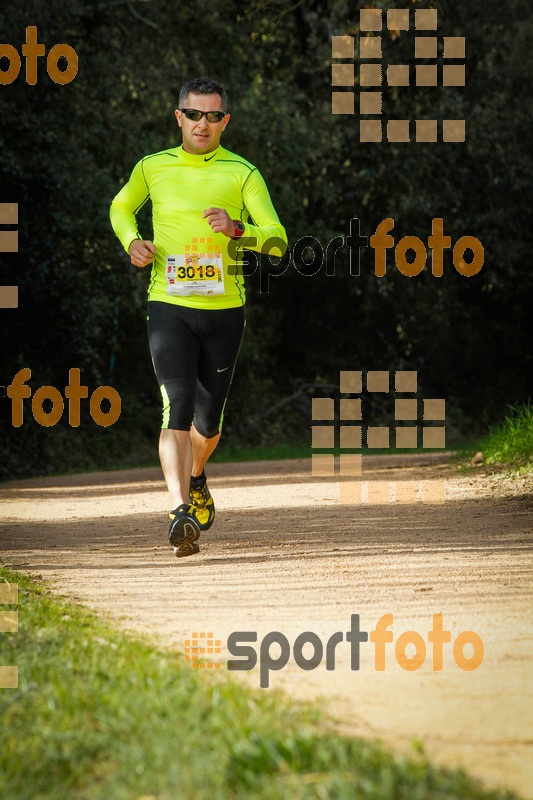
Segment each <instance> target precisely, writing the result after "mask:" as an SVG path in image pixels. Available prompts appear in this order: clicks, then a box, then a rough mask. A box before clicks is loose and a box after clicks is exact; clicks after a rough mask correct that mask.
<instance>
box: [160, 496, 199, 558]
mask: <svg viewBox="0 0 533 800" xmlns="http://www.w3.org/2000/svg"><path fill="white" fill-rule="evenodd" d="M168 516H169V517H170V519H171V520H172V522H171V523H170V528H169V529H168V541H169V542H170V544H171V545H173V547H174V555H175V556H177V558H182V557H183V556H192V555H194V554H195V553H198V552H199V550H200V546H199V544H198V539H199V537H200V527H199V525H198V522H197V521H196V518H195V514H194V511H193V509H191V507H190V506H189V505H187V504H186V503H183V504H182V505H181V506H178V507H177V508H175V509H174V511H171V512H170V514H169V515H168Z"/></svg>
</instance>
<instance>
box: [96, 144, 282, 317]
mask: <svg viewBox="0 0 533 800" xmlns="http://www.w3.org/2000/svg"><path fill="white" fill-rule="evenodd" d="M148 200H151V202H152V221H153V229H154V244H155V247H156V250H157V255H156V257H155V259H154V262H153V265H152V273H151V276H150V284H149V287H148V299H149V300H162V301H164V302H167V303H175V304H177V305H186V306H191V307H193V308H211V309H217V308H234V307H236V306H241V305H243V304H244V301H245V287H244V278H243V276H242V274H238V273H239V271H238V270H236V269H235V267H233V269H231V268H230V270H229V271H228V265H232V264H234V263H235V262H234V261H233V259H232V258H231V255H228V243H229V242H230V241H231V240H229V239H228V237H227V236H225V235H224V234H222V233H214V232H213V231H212V229H211V226H210V225H209V223H208V221H207V219H203V218H202V214H203V212H204V211H205V210H206V209H207V208H211V207H214V208H223V209H225V210H226V211H227V212H228V214H229V216H230V217H231V219H236V220H240V221H241V222H243V223H244V233H243V236H242V238H243V240H244V239H247V241H246V248H247V249H249V250H256V251H258V252H270V253H272V254H273V255H281V254H282V252H283V250H281V251H280V248H279V247H276V246H274V245H273V244H272V241H270V243H269V240H272V239H273V238H275V239H277V241H278V243H279V240H280V239H281V240H282V241H283V242H284V243H285V245H286V243H287V235H286V233H285V229H284V228H283V226H282V225H281V224H280V221H279V218H278V215H277V214H276V211H275V210H274V206H273V205H272V201H271V199H270V195H269V193H268V189H267V187H266V184H265V181H264V180H263V177H262V176H261V173H260V172H259V171H258V169H257V168H256V167H254V166H253V165H252V164H250V163H249V162H248V161H246V159H244V158H242V157H241V156H238V155H236V154H235V153H231V152H230V151H228V150H226V149H225V148H224V147H222V146H219V147H218V148H217V149H216V150H214V151H212V152H211V153H205V154H200V155H196V154H193V153H187V152H186V151H185V150H183V147H181V146H180V147H176V148H173V149H170V150H163V151H161V152H159V153H154V154H152V155H148V156H145V158H143V159H141V160H140V161H139V162H138V163H137V164H136V165H135V167H134V168H133V171H132V173H131V176H130V179H129V181H128V182H127V184H126V185H125V186H124V187H123V188H122V189H121V190H120V192H119V193H118V194H117V195H116V197H115V198H114V199H113V202H112V204H111V209H110V219H111V224H112V226H113V229H114V231H115V233H116V235H117V236H118V238H119V240H120V242H121V243H122V246H123V247H124V249H125V250H126V252H128V248H129V246H130V244H131V242H132V241H133V240H134V239H142V238H145V237H142V236H140V234H139V231H138V228H137V220H136V215H137V213H138V212H139V211H140V209H141V208H142V207H143V205H144V204H145V203H146V202H147V201H148ZM249 218H250V219H251V221H249ZM250 237H251V238H254V239H255V240H256V244H255V245H253V244H251V243H250ZM199 243H200V244H199ZM198 249H200V250H203V249H205V250H220V253H221V257H222V261H223V273H224V276H223V289H224V293H223V294H216V295H212V294H211V295H209V294H208V295H202V294H190V295H188V296H177V295H175V294H169V293H168V291H167V290H168V287H169V283H168V276H167V272H168V271H169V267H168V259H169V258H171V257H172V256H174V255H177V256H178V257H182V256H183V254H188V255H190V252H191V250H192V251H194V250H198ZM234 273H237V274H234Z"/></svg>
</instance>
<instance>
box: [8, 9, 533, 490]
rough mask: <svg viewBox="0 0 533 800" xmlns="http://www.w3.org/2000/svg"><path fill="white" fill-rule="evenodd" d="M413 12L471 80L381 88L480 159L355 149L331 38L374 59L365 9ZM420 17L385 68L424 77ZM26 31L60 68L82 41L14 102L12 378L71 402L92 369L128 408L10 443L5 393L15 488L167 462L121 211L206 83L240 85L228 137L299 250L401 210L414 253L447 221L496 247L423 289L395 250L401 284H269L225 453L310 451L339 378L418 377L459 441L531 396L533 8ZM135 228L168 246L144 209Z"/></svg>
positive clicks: (137, 281) (388, 40)
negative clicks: (337, 109) (323, 405)
mask: <svg viewBox="0 0 533 800" xmlns="http://www.w3.org/2000/svg"><path fill="white" fill-rule="evenodd" d="M407 5H409V6H410V8H411V9H413V11H414V9H415V8H417V7H424V8H425V7H430V6H432V7H436V8H438V12H439V29H438V36H439V64H442V38H441V37H442V36H466V76H467V77H466V88H452V87H442V86H439V87H436V88H435V87H427V88H424V87H409V88H389V89H387V88H386V87H385V88H384V92H383V101H384V105H383V112H384V118H385V120H386V119H388V118H395V119H407V118H410V119H412V120H414V119H416V118H427V119H438V120H443V119H448V118H452V119H455V118H466V130H467V138H466V142H465V143H460V144H458V143H455V144H454V143H443V142H439V143H436V144H431V143H428V144H424V143H415V142H411V143H409V144H395V143H387V142H386V141H385V142H382V143H381V144H360V143H359V125H358V117H357V115H354V116H350V115H338V116H337V115H332V113H331V91H332V87H331V61H332V59H331V37H332V36H333V35H341V34H349V35H352V36H354V37H355V40H356V55H357V53H358V36H359V27H358V26H359V8H363V7H370V6H372V7H378V8H383V9H389V8H395V7H399V8H403V7H406V6H407ZM413 20H414V13H411V31H410V33H409V34H407V33H406V32H403V33H402V34H400V35H399V36H395V37H393V36H390V35H389V34H388V33H387V31H386V30H384V31H383V56H384V61H383V63H384V64H386V63H400V64H402V63H403V64H405V63H409V64H411V65H414V63H415V62H414V45H413V34H414V26H413ZM28 25H36V26H37V28H38V39H39V41H40V42H43V43H44V44H45V45H46V50H47V52H48V50H49V49H50V48H51V47H52V46H53V45H54V44H56V43H59V42H65V43H68V44H70V45H71V46H72V47H74V48H75V49H76V51H77V53H78V57H79V72H78V75H77V76H76V78H75V79H74V81H73V82H72V83H70V84H67V85H65V86H58V85H57V84H55V83H53V82H52V80H51V79H50V78H49V77H48V75H47V73H46V60H45V59H44V58H40V59H39V66H38V83H37V84H36V85H35V86H28V85H27V84H26V82H25V79H24V78H25V66H24V61H23V66H22V69H21V73H20V75H19V77H18V78H17V80H15V81H14V82H13V83H12V84H10V85H6V86H1V87H0V202H18V203H19V226H18V227H19V232H20V233H19V235H20V252H19V253H18V254H3V255H1V256H0V260H1V265H2V283H3V284H6V285H10V284H18V286H19V308H18V309H13V310H7V309H2V311H1V327H2V342H3V346H2V355H1V369H0V383H2V384H3V385H5V386H7V385H8V384H9V383H11V380H12V378H13V376H14V374H15V373H16V372H17V371H18V370H19V369H21V368H22V367H30V369H31V371H32V377H31V380H30V386H31V387H32V391H33V392H35V390H36V389H37V388H38V387H40V386H41V385H52V386H56V387H58V388H59V389H60V391H62V393H64V387H65V385H66V384H67V383H68V371H69V369H70V368H71V367H78V368H80V370H81V379H82V383H84V384H87V385H88V386H89V392H90V393H91V392H92V391H93V390H94V389H95V388H96V387H97V386H99V385H101V384H112V385H113V386H114V387H115V388H116V389H117V390H118V392H119V393H120V395H121V397H122V414H121V417H120V419H119V420H118V422H117V423H116V424H115V425H113V426H111V427H110V428H107V429H105V428H100V427H98V426H97V425H96V424H95V423H94V422H93V420H92V419H91V417H90V415H89V409H88V402H85V406H82V408H83V410H82V419H81V425H80V427H79V428H77V429H76V428H71V427H70V426H69V425H68V412H67V410H65V413H64V416H63V419H62V420H61V421H60V422H59V423H58V424H57V425H56V426H54V427H52V428H42V427H41V426H40V425H38V424H37V423H36V422H35V421H34V420H33V418H32V416H31V401H30V402H28V401H25V422H24V424H23V425H22V427H20V428H17V429H15V428H13V427H12V426H11V403H10V401H9V400H8V399H7V398H4V399H0V411H1V414H2V422H1V425H2V428H1V442H0V477H2V478H4V479H6V478H11V477H19V476H23V475H31V474H46V473H47V472H57V471H66V470H75V469H87V468H92V469H95V468H104V467H109V466H114V465H117V464H122V465H126V464H131V465H135V464H140V463H146V462H154V461H156V459H157V432H158V429H159V426H160V396H159V390H158V387H157V385H156V382H155V378H154V375H153V372H152V365H151V361H150V355H149V351H148V345H147V338H146V320H145V318H146V313H145V304H146V288H147V283H148V277H149V274H148V271H146V270H143V271H141V270H138V269H136V268H134V267H132V266H131V265H130V263H129V258H128V257H127V256H126V254H125V253H124V251H123V250H122V248H121V246H120V244H119V242H118V240H117V239H116V238H115V236H114V234H113V231H112V229H111V227H110V224H109V219H108V211H109V205H110V202H111V200H112V198H113V196H114V195H115V194H116V192H117V191H118V189H119V188H120V187H121V186H122V185H123V183H124V182H125V181H126V180H127V178H128V176H129V173H130V171H131V169H132V167H133V165H134V164H135V162H136V161H137V160H138V159H139V158H141V157H142V156H143V155H146V154H147V153H151V152H157V151H158V150H162V149H165V148H168V147H173V146H176V145H177V144H179V143H180V137H179V134H178V128H177V126H176V122H175V118H174V113H173V112H174V108H175V107H176V104H177V98H178V93H179V89H180V87H181V85H182V84H183V83H184V82H185V81H186V80H188V79H190V78H192V77H196V76H198V75H202V74H207V75H210V76H212V77H215V78H217V79H218V80H219V81H220V82H221V83H223V85H224V86H225V87H226V88H227V91H228V94H229V97H230V111H231V114H232V118H231V122H230V124H229V126H228V129H227V131H226V132H225V134H224V138H223V144H224V145H225V147H227V148H228V149H230V150H234V151H235V152H237V153H239V154H241V155H242V156H244V157H245V158H247V159H248V160H249V161H251V162H252V163H253V164H255V165H256V166H257V167H258V168H259V169H260V171H261V172H262V174H263V175H264V177H265V179H266V181H267V184H268V187H269V189H270V193H271V196H272V199H273V201H274V205H275V207H276V209H277V211H278V213H279V216H280V219H281V221H282V223H283V224H284V225H285V227H286V229H287V233H288V236H289V246H290V248H291V251H292V250H293V249H294V245H295V243H296V242H297V241H298V239H300V238H301V237H303V236H313V237H315V238H316V239H317V240H318V242H319V243H321V245H322V247H323V248H324V249H325V247H326V245H327V243H328V242H329V241H330V240H331V239H333V238H334V237H335V236H342V237H346V236H347V235H348V234H349V226H350V220H351V219H352V218H358V219H360V221H361V233H362V234H363V235H365V236H370V235H372V234H373V233H374V231H375V229H376V227H377V225H378V223H379V222H380V221H381V220H382V219H385V218H387V217H392V218H393V219H394V221H395V227H394V231H393V235H394V237H395V241H396V243H397V242H398V241H399V239H400V238H401V237H403V236H406V235H414V236H419V237H420V238H421V239H422V240H423V241H424V242H426V241H427V238H428V236H429V235H430V233H431V221H432V219H433V218H436V217H442V218H443V219H444V233H445V234H446V235H449V236H451V238H452V244H453V243H455V242H456V241H457V239H459V238H460V237H461V236H463V235H471V236H475V237H477V238H478V239H479V240H480V241H481V242H482V244H483V246H484V248H485V264H484V266H483V268H482V270H481V272H479V273H478V274H477V275H475V276H474V277H471V278H465V277H462V276H461V275H459V273H458V272H457V271H456V270H455V269H454V267H453V264H452V259H451V251H446V252H445V257H444V276H443V277H442V278H440V279H438V278H434V277H433V276H432V275H431V269H430V263H431V257H430V254H429V251H428V262H427V266H426V269H425V270H424V271H423V272H422V273H421V274H420V275H419V276H418V277H416V278H407V277H405V276H403V275H401V274H400V273H399V272H398V271H397V270H396V268H395V267H394V263H393V255H392V251H389V254H388V262H389V263H388V272H387V275H386V276H385V277H383V278H377V277H375V275H374V269H373V259H372V258H371V257H370V255H369V254H368V253H367V252H366V251H364V250H363V251H362V258H361V274H360V275H359V276H354V275H350V272H349V265H348V260H347V258H346V256H344V260H343V258H342V257H338V258H337V261H336V264H335V270H336V271H335V275H334V276H332V275H326V272H325V267H322V269H321V270H320V271H319V272H318V273H317V274H316V275H314V276H312V277H306V276H304V275H302V274H301V273H300V272H299V271H298V269H297V268H296V267H298V265H299V266H300V268H301V269H302V271H304V270H305V268H304V267H303V266H302V264H301V261H299V260H298V259H296V260H295V259H293V260H292V261H291V263H290V265H289V266H288V267H287V269H286V270H285V271H284V272H283V273H282V274H280V275H277V276H274V277H272V278H271V279H270V281H269V284H268V288H269V291H268V292H267V291H266V286H265V285H264V284H262V283H261V282H260V279H259V270H257V271H256V272H255V273H254V274H253V275H251V276H250V277H249V278H248V280H247V287H248V288H247V294H248V311H247V313H248V325H247V332H246V336H245V340H244V344H243V348H242V351H241V356H240V361H239V364H238V367H237V370H236V374H235V379H234V384H233V388H232V393H231V395H230V399H229V401H228V404H227V408H226V413H225V428H224V434H223V439H222V444H221V448H224V447H226V448H229V449H231V448H232V447H235V446H237V445H249V446H250V447H252V446H254V447H258V446H259V447H266V446H273V445H280V444H281V445H285V444H297V445H308V444H309V443H310V442H309V440H310V430H309V428H310V424H311V420H310V408H311V402H310V398H311V397H312V396H320V395H323V396H334V395H335V392H336V388H335V387H338V374H339V370H349V369H365V370H366V369H372V370H396V369H407V370H418V372H419V387H418V389H419V396H420V397H445V398H446V400H447V406H446V411H447V420H446V422H447V429H448V435H449V437H451V440H452V441H453V439H454V438H455V439H457V438H460V437H464V436H468V437H471V436H473V435H477V434H480V433H483V431H484V430H486V429H487V428H488V427H489V426H490V425H491V424H492V423H494V421H495V420H497V419H498V418H499V417H500V415H501V414H502V413H503V411H504V410H505V409H506V408H507V407H508V405H509V404H514V405H520V404H522V403H525V402H526V401H527V398H528V397H529V396H530V394H531V375H532V348H531V327H530V318H531V308H532V303H531V298H532V294H533V293H532V291H531V289H532V284H533V276H532V270H531V249H532V238H533V237H532V232H531V221H530V219H529V217H530V209H531V207H532V202H531V201H532V182H531V166H532V154H533V134H532V130H533V128H532V125H531V122H532V120H531V117H532V107H531V102H530V86H529V80H530V76H531V74H532V67H533V64H532V60H533V56H532V52H531V44H530V43H531V38H532V34H533V10H532V7H531V6H530V4H528V3H527V2H526V0H509V2H507V3H506V4H505V6H502V4H501V3H499V2H496V1H495V0H470V1H469V2H468V3H460V2H453V1H452V0H446V1H445V2H444V0H443V1H442V2H438V3H436V2H430V1H429V0H424V2H422V3H419V2H415V1H414V0H411V2H409V3H408V2H407V0H404V2H403V3H402V2H399V3H392V2H387V0H382V2H375V3H369V2H366V3H365V2H359V3H358V2H350V3H348V2H344V0H331V1H330V2H318V0H316V1H315V0H299V1H298V0H295V2H293V3H291V2H281V1H279V2H274V1H272V2H271V1H270V0H265V2H238V3H237V2H233V1H232V0H216V2H214V1H213V0H209V2H207V0H195V2H190V0H185V1H184V2H180V3H175V2H171V1H170V0H130V1H129V2H126V1H123V0H115V1H114V0H108V1H107V2H90V0H69V3H68V4H65V3H63V2H59V0H48V2H47V3H46V4H43V3H41V2H40V1H39V0H25V1H24V2H20V3H17V4H15V3H14V2H12V1H11V0H8V2H6V3H4V4H2V8H1V9H0V40H1V41H2V42H6V43H10V44H12V45H13V46H15V47H16V48H17V50H18V51H19V53H20V52H21V47H22V44H23V42H24V41H25V38H26V33H25V31H26V27H27V26H28ZM356 63H357V61H356ZM417 63H421V62H417ZM60 66H61V65H60ZM0 67H2V68H4V69H5V68H7V62H6V63H2V64H0ZM411 69H412V70H414V67H413V66H412V67H411ZM412 74H413V72H412ZM356 75H357V69H356ZM355 89H356V100H357V86H356V87H355ZM356 107H357V105H356ZM413 127H414V126H413V125H412V128H413ZM140 230H141V232H142V233H143V235H144V236H145V237H147V238H148V237H149V236H150V231H151V227H150V213H149V210H148V211H147V212H146V213H145V212H144V211H143V216H142V217H141V219H140ZM315 249H316V250H318V244H317V243H315ZM344 252H346V251H344ZM311 256H312V252H311V251H309V250H308V251H306V252H304V253H303V258H304V259H305V260H307V261H309V258H310V257H311ZM339 256H341V253H339ZM266 266H268V265H265V264H264V265H263V267H266ZM337 393H338V392H337ZM388 414H389V409H388V406H387V403H386V402H384V403H380V402H378V403H375V404H374V407H373V408H371V415H372V421H375V420H379V419H382V418H383V419H385V418H387V419H388Z"/></svg>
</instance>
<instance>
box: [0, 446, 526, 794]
mask: <svg viewBox="0 0 533 800" xmlns="http://www.w3.org/2000/svg"><path fill="white" fill-rule="evenodd" d="M209 476H210V488H211V491H212V493H213V495H214V497H215V501H216V503H217V520H216V523H215V525H214V526H213V528H212V529H211V530H210V531H208V532H206V533H205V534H203V535H202V538H201V551H200V553H199V554H198V555H197V556H194V557H192V558H188V559H180V560H177V559H175V558H174V557H173V555H172V553H171V551H170V549H169V547H168V545H167V544H166V530H167V524H168V522H167V519H166V514H167V511H168V509H167V499H166V492H165V490H164V487H163V483H162V478H161V473H160V471H159V470H158V469H150V470H130V471H123V472H111V473H97V474H91V475H82V476H74V477H65V478H55V479H43V480H32V481H19V482H12V483H8V484H3V485H2V487H0V502H1V508H2V518H3V519H4V520H7V524H6V525H5V527H4V528H3V530H2V534H1V537H2V538H1V543H2V544H1V556H2V561H3V562H4V563H5V564H7V565H9V566H11V567H14V568H16V569H19V570H21V571H31V572H36V573H40V574H41V575H42V576H43V577H44V578H45V579H46V580H47V581H49V582H51V583H52V585H53V586H54V587H56V588H57V590H58V591H61V592H63V593H68V594H69V595H70V596H72V597H73V598H74V599H76V600H78V601H81V602H83V603H85V604H87V605H90V606H92V607H93V608H96V609H98V610H99V611H100V612H103V613H105V614H106V615H108V616H110V617H111V618H113V619H114V620H117V621H119V622H120V624H122V625H123V626H125V627H127V628H130V629H135V630H143V631H148V632H150V633H151V634H152V635H154V636H155V637H156V638H157V639H158V641H159V642H161V643H164V644H165V645H167V646H168V645H171V646H177V647H179V648H180V649H183V646H184V642H185V640H187V639H190V638H191V633H192V632H194V631H197V632H199V633H202V632H204V633H205V632H211V631H212V632H213V633H214V635H215V637H216V638H219V639H221V640H222V645H223V648H222V655H221V658H222V659H223V666H225V663H226V661H227V659H228V658H231V655H230V654H229V653H228V651H227V650H226V648H225V644H226V640H227V637H228V635H229V634H230V633H231V632H232V631H257V632H258V643H257V644H256V645H255V648H256V649H257V650H258V649H259V643H260V642H261V640H262V638H263V637H264V635H265V634H266V633H268V632H269V631H280V632H282V633H283V634H284V635H285V636H286V637H287V639H288V640H289V642H290V643H291V646H292V643H293V642H294V639H295V638H296V636H297V635H298V634H299V633H301V632H303V631H313V632H314V633H316V634H317V635H318V636H319V637H320V639H321V641H322V642H323V643H324V645H325V644H326V642H327V640H328V638H329V637H330V636H331V635H332V634H333V633H335V632H336V631H341V632H344V633H346V632H347V631H348V630H349V628H350V617H351V615H352V614H359V615H360V622H361V629H363V630H366V631H372V630H373V629H374V628H375V627H376V623H377V622H378V620H379V619H380V617H381V616H383V615H384V614H387V613H392V614H393V615H394V623H393V625H392V630H393V632H394V642H393V643H392V644H387V645H386V669H385V670H384V671H382V672H378V671H376V670H375V669H374V645H373V644H371V643H370V642H368V643H364V644H363V645H362V646H361V665H360V669H359V670H358V671H355V670H352V669H351V666H350V646H349V644H348V643H347V642H346V641H342V642H341V643H340V644H339V645H338V646H337V649H336V667H335V671H328V670H326V668H325V657H324V660H323V661H322V662H321V663H320V664H319V666H317V668H316V669H314V670H312V671H304V670H302V669H300V668H299V667H298V666H297V665H296V663H295V661H294V659H293V657H292V650H291V657H290V659H289V661H288V664H287V666H286V667H285V668H284V669H283V670H281V671H277V672H271V673H270V686H271V687H274V688H275V687H281V688H283V689H285V690H287V691H288V692H289V693H290V694H291V695H292V696H294V697H301V698H316V697H323V698H325V699H326V705H327V708H328V709H329V711H330V713H331V714H332V715H333V716H334V717H335V718H336V720H337V722H338V725H339V727H340V728H341V729H342V730H343V731H347V732H350V733H355V734H360V735H364V736H370V737H378V738H380V739H382V740H383V741H384V742H385V743H387V744H389V745H394V746H395V747H399V748H402V749H408V748H409V747H410V742H412V741H413V740H419V741H421V742H423V744H424V747H425V749H426V752H427V754H428V755H429V756H430V757H431V758H432V759H434V760H435V761H437V762H438V763H441V764H447V765H462V766H464V767H465V768H466V769H467V770H469V771H470V772H471V773H473V774H475V775H477V776H478V777H480V778H481V779H483V780H484V781H485V782H486V783H487V784H489V785H500V786H504V787H508V788H512V789H515V790H517V791H520V792H522V794H523V795H524V797H528V798H533V788H532V787H533V746H532V745H533V645H532V641H533V636H532V633H533V630H532V629H533V625H532V619H531V617H532V614H531V606H532V599H533V591H532V585H533V558H532V545H533V530H532V529H533V524H532V518H533V514H532V510H533V506H532V497H533V480H532V479H518V480H517V481H515V482H510V481H509V480H506V479H503V478H501V477H500V476H492V477H491V476H487V475H485V474H481V472H477V473H476V474H475V475H473V476H472V475H469V476H461V475H459V474H458V473H457V470H456V469H455V468H454V467H453V466H451V465H450V464H449V463H448V460H447V457H446V456H441V455H439V456H431V455H426V456H388V457H380V456H378V457H368V458H367V459H366V461H365V474H364V478H365V479H366V480H400V479H401V480H419V479H422V478H424V479H427V478H437V479H440V478H442V479H446V480H447V495H446V496H447V499H446V502H445V504H444V505H423V504H418V505H396V504H392V503H391V504H389V505H368V504H362V505H359V506H346V505H341V504H340V502H339V483H338V481H335V480H334V479H333V478H332V479H325V478H317V477H312V476H311V469H310V462H309V461H306V460H300V461H289V462H287V461H285V462H269V463H253V464H231V465H213V466H212V467H211V469H210V472H209ZM435 613H442V615H443V623H444V628H445V629H448V630H450V631H451V635H452V642H453V641H454V640H455V638H456V637H457V636H458V634H460V633H461V632H462V631H475V632H476V633H477V634H478V635H479V636H480V637H481V639H482V640H483V644H484V651H485V652H484V660H483V663H482V665H481V666H480V667H479V668H478V669H476V670H474V671H469V672H468V671H463V670H462V669H460V668H459V667H458V666H457V665H456V663H455V661H454V658H453V655H452V644H447V645H445V646H444V663H443V669H442V671H440V672H437V671H433V668H432V655H431V654H432V649H431V645H429V644H428V642H427V633H428V631H429V630H430V629H431V627H432V620H433V614H435ZM405 631H416V632H418V633H420V634H421V636H422V637H423V639H424V640H425V641H426V645H427V656H426V660H425V662H424V663H423V665H422V666H421V667H420V669H418V670H416V671H406V670H404V669H402V668H401V667H400V666H399V665H398V663H397V661H396V658H395V643H396V641H397V639H398V637H399V636H400V634H401V633H403V632H405ZM344 638H345V637H344ZM469 648H470V645H467V646H466V648H465V651H464V653H465V657H466V656H469V655H470V653H471V650H472V649H471V648H470V649H469ZM311 650H312V649H311V645H307V646H306V648H304V651H303V655H304V657H306V658H309V657H310V655H311ZM406 652H407V656H408V657H411V656H412V655H413V653H414V646H413V645H411V646H410V647H408V648H407V651H406ZM271 653H272V656H273V657H277V656H278V654H279V648H278V647H277V646H273V647H272V650H271ZM233 674H234V676H235V679H236V680H246V681H247V682H249V683H250V684H251V685H253V686H259V670H258V668H256V669H254V670H253V671H251V672H235V673H233ZM263 691H268V690H267V689H264V690H263Z"/></svg>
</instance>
